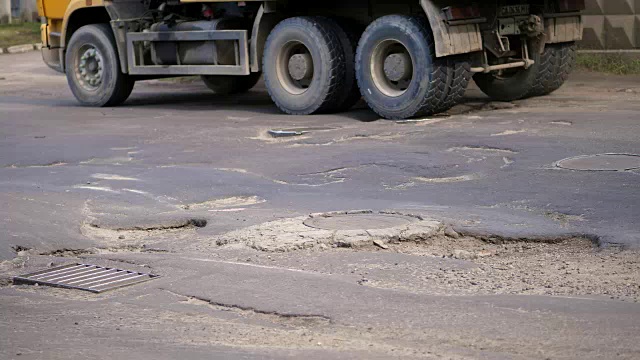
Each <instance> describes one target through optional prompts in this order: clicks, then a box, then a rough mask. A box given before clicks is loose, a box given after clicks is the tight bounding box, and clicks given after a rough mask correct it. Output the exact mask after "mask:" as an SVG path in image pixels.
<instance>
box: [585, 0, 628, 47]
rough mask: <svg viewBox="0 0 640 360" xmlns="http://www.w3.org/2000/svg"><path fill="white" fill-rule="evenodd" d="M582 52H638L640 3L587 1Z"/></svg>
mask: <svg viewBox="0 0 640 360" xmlns="http://www.w3.org/2000/svg"><path fill="white" fill-rule="evenodd" d="M586 3H587V11H586V12H585V16H584V39H583V41H582V44H581V47H582V48H583V49H605V50H620V49H640V0H587V1H586Z"/></svg>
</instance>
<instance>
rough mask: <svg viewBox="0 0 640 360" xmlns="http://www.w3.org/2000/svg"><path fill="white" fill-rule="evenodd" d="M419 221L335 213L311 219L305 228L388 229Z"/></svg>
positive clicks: (383, 214) (385, 216) (381, 215)
mask: <svg viewBox="0 0 640 360" xmlns="http://www.w3.org/2000/svg"><path fill="white" fill-rule="evenodd" d="M418 220H419V219H418V218H416V217H413V216H409V215H402V214H385V213H375V212H372V213H337V214H325V215H321V216H315V217H311V218H309V219H307V220H305V221H304V224H305V225H306V226H309V227H312V228H315V229H323V230H360V229H388V228H393V227H398V226H407V225H409V224H411V223H413V222H416V221H418Z"/></svg>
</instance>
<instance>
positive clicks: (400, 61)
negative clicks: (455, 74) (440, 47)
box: [356, 15, 447, 119]
mask: <svg viewBox="0 0 640 360" xmlns="http://www.w3.org/2000/svg"><path fill="white" fill-rule="evenodd" d="M356 77H357V80H358V86H359V88H360V92H361V94H362V96H363V97H364V99H365V101H366V102H367V104H368V105H369V107H370V108H371V109H372V110H373V111H375V112H376V113H377V114H378V115H380V116H382V117H383V118H386V119H407V118H411V117H416V116H424V115H431V114H433V113H435V112H437V110H438V109H439V105H440V103H441V102H442V101H443V100H444V99H445V98H446V87H447V83H446V82H447V71H446V64H445V63H444V62H443V61H442V60H439V59H436V57H435V50H434V45H433V36H432V33H431V30H430V28H429V26H428V25H427V23H426V21H425V20H424V19H422V18H419V17H413V16H406V15H388V16H383V17H381V18H379V19H377V20H375V21H374V22H373V23H371V24H370V25H369V26H368V27H367V29H366V30H365V32H364V34H362V37H361V38H360V42H359V44H358V51H357V54H356Z"/></svg>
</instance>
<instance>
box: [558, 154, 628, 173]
mask: <svg viewBox="0 0 640 360" xmlns="http://www.w3.org/2000/svg"><path fill="white" fill-rule="evenodd" d="M557 166H558V167H560V168H563V169H568V170H579V171H626V170H633V169H639V168H640V155H635V154H597V155H585V156H576V157H572V158H568V159H564V160H560V161H558V163H557Z"/></svg>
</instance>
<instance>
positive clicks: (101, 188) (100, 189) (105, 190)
mask: <svg viewBox="0 0 640 360" xmlns="http://www.w3.org/2000/svg"><path fill="white" fill-rule="evenodd" d="M74 188H75V189H85V190H95V191H104V192H109V193H113V194H119V193H120V192H119V191H116V190H113V189H112V188H109V187H103V186H89V185H76V186H74Z"/></svg>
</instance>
